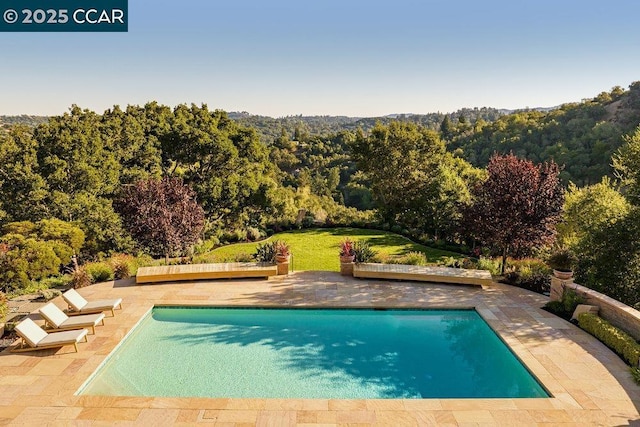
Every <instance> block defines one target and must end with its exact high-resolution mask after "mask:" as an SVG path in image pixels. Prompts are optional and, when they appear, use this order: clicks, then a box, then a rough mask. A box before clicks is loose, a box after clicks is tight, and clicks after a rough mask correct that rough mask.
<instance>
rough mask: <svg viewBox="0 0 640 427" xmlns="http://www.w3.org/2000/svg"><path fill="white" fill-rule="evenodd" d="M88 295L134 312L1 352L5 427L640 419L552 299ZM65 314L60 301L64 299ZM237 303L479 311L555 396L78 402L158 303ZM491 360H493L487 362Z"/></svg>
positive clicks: (606, 356) (302, 285) (348, 291)
mask: <svg viewBox="0 0 640 427" xmlns="http://www.w3.org/2000/svg"><path fill="white" fill-rule="evenodd" d="M80 293H81V294H82V295H83V296H85V297H87V298H88V299H94V298H113V297H122V298H123V309H122V310H119V311H118V312H116V316H115V318H107V319H106V325H105V326H101V327H98V328H97V329H96V335H92V336H90V337H89V342H88V343H83V344H81V345H79V352H78V353H72V352H70V351H69V350H68V349H66V350H65V349H63V350H58V351H56V350H48V351H43V352H39V353H32V354H9V353H7V352H4V353H2V354H0V369H2V371H1V372H2V376H1V377H0V424H9V425H39V426H40V425H42V426H44V425H61V426H65V425H105V426H110V425H114V424H118V425H156V426H163V425H173V424H175V425H185V426H186V425H194V424H200V423H202V424H209V425H216V426H250V425H251V426H252V425H260V426H306V425H314V424H321V425H345V426H346V425H353V426H357V425H381V426H382V425H384V426H418V425H449V426H455V425H460V426H466V425H469V426H471V425H512V426H522V425H525V426H526V425H531V426H534V425H540V426H543V425H575V426H585V425H625V424H629V423H635V422H637V420H639V419H640V416H639V414H638V407H640V388H639V387H638V386H636V385H635V384H634V383H633V382H632V380H631V377H630V375H629V373H628V370H627V367H626V366H625V365H624V363H623V362H622V361H621V360H620V359H619V358H618V357H617V356H616V355H615V354H613V353H612V352H611V351H609V350H608V349H607V348H606V347H604V345H602V344H601V343H600V342H598V341H597V340H595V339H594V338H593V337H591V336H590V335H588V334H586V333H585V332H583V331H581V330H579V329H578V328H576V327H575V326H573V325H571V324H569V323H567V322H565V321H563V320H561V319H559V318H557V317H555V316H553V315H551V314H549V313H547V312H545V311H543V310H540V308H539V307H540V306H542V305H543V304H544V302H546V300H547V298H546V297H543V296H541V295H537V294H533V293H530V292H528V291H525V290H522V289H519V288H515V287H510V286H507V285H502V284H497V283H496V284H493V285H492V286H491V287H490V288H489V289H480V288H470V287H459V286H449V285H437V284H434V285H430V286H424V285H421V284H416V283H411V282H401V283H398V282H392V281H384V282H382V281H375V280H356V279H353V278H345V277H342V276H340V275H339V274H338V273H325V272H314V273H312V272H306V273H293V274H290V275H289V276H288V277H284V278H281V277H279V276H278V277H275V278H271V279H270V280H268V281H265V280H234V281H214V282H211V281H210V282H206V281H204V282H186V283H179V284H157V285H154V286H135V284H134V283H133V280H131V281H129V282H126V283H122V282H120V283H117V284H115V285H114V284H113V282H111V283H104V284H99V285H94V286H91V287H88V288H84V289H81V290H80ZM55 302H56V303H57V304H58V305H59V306H60V307H64V304H63V302H62V301H61V300H60V299H57V300H55ZM156 303H157V304H203V305H235V306H251V305H261V306H338V307H343V306H353V307H374V306H380V307H468V306H475V307H477V309H478V311H479V312H480V313H481V315H482V316H483V317H484V318H485V319H486V320H487V321H488V322H489V323H490V324H491V326H492V327H493V328H494V329H495V330H497V331H498V332H499V333H500V335H501V336H502V338H503V339H504V340H505V341H506V342H507V343H508V344H509V345H510V346H511V347H512V349H513V350H514V351H515V353H516V354H517V355H518V356H519V357H520V358H521V359H522V360H523V361H524V362H525V363H526V364H527V366H528V367H529V369H530V370H531V371H532V372H533V373H534V374H535V375H536V376H537V377H538V378H539V379H540V380H541V381H542V383H543V384H544V385H545V387H546V388H547V389H548V390H549V391H551V393H553V395H554V397H553V398H549V399H427V400H334V399H318V400H302V399H203V398H198V399H186V398H153V397H100V396H75V395H74V393H75V391H76V390H77V389H78V387H79V386H80V385H81V384H82V383H83V382H84V381H85V380H86V379H87V377H88V376H89V375H91V373H92V372H93V371H94V370H95V369H96V367H97V366H98V365H99V364H100V363H101V362H102V361H103V360H104V358H105V357H106V356H107V355H108V354H109V353H110V352H111V350H113V348H114V347H115V346H116V345H117V344H118V342H120V340H121V339H122V337H123V336H124V335H125V334H126V333H127V332H128V331H129V330H130V329H131V328H132V326H133V325H134V324H135V323H136V322H137V321H138V320H139V319H140V317H141V316H142V315H143V314H144V313H146V312H147V311H148V310H149V308H151V307H152V306H153V305H154V304H156ZM487 357H489V358H490V357H491V356H490V355H488V356H487Z"/></svg>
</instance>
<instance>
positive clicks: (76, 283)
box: [70, 267, 91, 289]
mask: <svg viewBox="0 0 640 427" xmlns="http://www.w3.org/2000/svg"><path fill="white" fill-rule="evenodd" d="M70 284H71V286H72V287H73V289H78V288H84V287H85V286H89V285H90V284H91V276H90V275H89V273H88V272H87V269H86V268H85V267H80V268H78V269H77V270H76V271H74V272H73V274H71V281H70Z"/></svg>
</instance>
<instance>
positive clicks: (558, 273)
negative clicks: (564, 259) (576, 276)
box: [553, 270, 573, 280]
mask: <svg viewBox="0 0 640 427" xmlns="http://www.w3.org/2000/svg"><path fill="white" fill-rule="evenodd" d="M553 275H554V276H555V277H557V278H558V279H560V280H569V279H571V278H572V277H573V271H562V270H553Z"/></svg>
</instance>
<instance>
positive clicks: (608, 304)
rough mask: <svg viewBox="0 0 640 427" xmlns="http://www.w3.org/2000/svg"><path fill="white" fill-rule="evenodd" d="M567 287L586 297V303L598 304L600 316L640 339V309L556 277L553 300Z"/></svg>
mask: <svg viewBox="0 0 640 427" xmlns="http://www.w3.org/2000/svg"><path fill="white" fill-rule="evenodd" d="M565 288H569V289H573V290H574V291H575V292H576V293H577V294H578V295H579V296H581V297H582V298H583V299H584V301H585V302H584V303H585V304H589V305H596V306H598V307H599V308H600V317H602V318H603V319H605V320H607V321H608V322H609V323H611V324H612V325H614V326H616V327H618V328H620V329H622V330H623V331H625V332H626V333H628V334H629V335H631V336H632V337H633V338H635V339H636V340H637V341H640V311H638V310H635V309H633V308H631V307H629V306H628V305H626V304H623V303H621V302H620V301H618V300H615V299H613V298H611V297H608V296H606V295H604V294H601V293H600V292H596V291H594V290H593V289H589V288H586V287H584V286H582V285H579V284H577V283H574V282H573V280H560V279H558V278H556V277H551V295H550V298H551V301H556V300H559V299H560V298H562V292H563V289H565Z"/></svg>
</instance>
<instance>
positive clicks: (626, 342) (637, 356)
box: [578, 313, 640, 368]
mask: <svg viewBox="0 0 640 427" xmlns="http://www.w3.org/2000/svg"><path fill="white" fill-rule="evenodd" d="M578 325H579V326H580V327H581V328H582V329H584V330H585V331H587V332H589V333H590V334H591V335H593V336H594V337H596V338H598V339H599V340H600V341H602V343H604V345H606V346H607V347H609V348H610V349H611V350H613V351H615V352H616V353H617V354H618V355H619V356H620V357H622V358H623V359H624V360H625V361H626V362H627V363H628V364H629V365H631V366H632V367H634V368H637V367H638V362H639V361H640V344H638V342H637V341H636V340H634V339H633V338H632V337H631V336H629V335H628V334H627V333H626V332H624V331H621V330H620V329H618V328H616V327H615V326H613V325H612V324H610V323H609V322H607V321H606V320H604V319H602V318H600V317H598V316H596V315H594V314H592V313H583V314H581V315H580V316H578Z"/></svg>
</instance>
